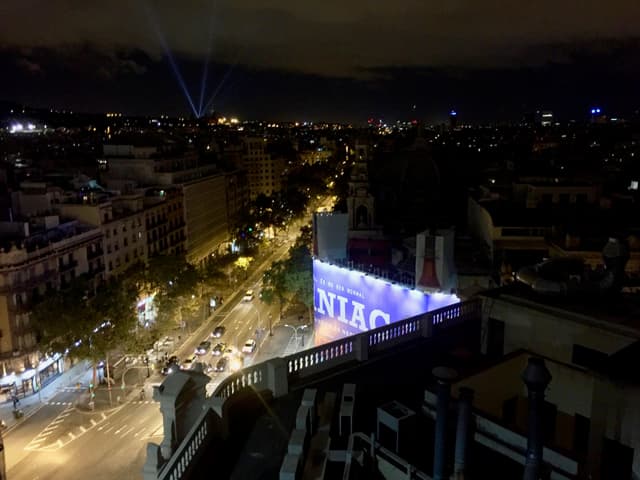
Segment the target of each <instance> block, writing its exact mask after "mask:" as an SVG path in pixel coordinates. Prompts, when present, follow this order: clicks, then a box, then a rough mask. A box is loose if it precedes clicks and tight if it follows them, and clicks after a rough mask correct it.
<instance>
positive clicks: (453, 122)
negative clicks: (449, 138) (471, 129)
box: [449, 109, 458, 130]
mask: <svg viewBox="0 0 640 480" xmlns="http://www.w3.org/2000/svg"><path fill="white" fill-rule="evenodd" d="M457 126H458V112H457V111H456V110H454V109H451V111H450V112H449V128H451V129H452V130H453V129H454V128H456V127H457Z"/></svg>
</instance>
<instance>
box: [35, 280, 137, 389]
mask: <svg viewBox="0 0 640 480" xmlns="http://www.w3.org/2000/svg"><path fill="white" fill-rule="evenodd" d="M90 292H92V290H91V285H90V284H89V282H88V280H87V279H86V278H83V277H80V278H78V279H76V280H75V281H74V282H73V284H72V285H71V287H70V288H69V289H68V290H64V291H60V292H52V293H51V294H49V295H47V296H46V297H45V298H44V299H43V301H42V302H40V303H39V304H37V305H36V306H35V307H34V308H33V310H32V313H31V318H32V320H33V322H34V326H35V327H36V329H37V331H38V336H39V343H40V345H41V346H42V347H43V348H44V349H45V350H48V351H58V352H62V351H67V349H68V352H69V355H71V356H73V357H75V358H78V359H83V360H89V361H90V362H91V363H92V364H93V382H94V384H95V382H96V367H97V363H98V362H100V361H101V360H103V359H104V358H106V357H107V355H108V354H109V352H111V351H113V350H115V349H117V348H120V349H121V348H123V347H125V348H126V347H127V346H131V345H134V343H133V342H134V340H133V339H134V338H135V331H136V327H137V315H136V312H135V302H136V299H137V291H135V290H133V289H131V288H129V286H128V285H127V284H126V283H125V282H123V281H122V280H118V279H113V280H111V281H110V282H108V283H106V284H105V285H103V286H102V287H101V288H100V289H98V290H97V292H96V294H95V295H94V296H90V295H89V293H90Z"/></svg>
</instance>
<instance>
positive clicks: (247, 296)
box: [242, 290, 254, 302]
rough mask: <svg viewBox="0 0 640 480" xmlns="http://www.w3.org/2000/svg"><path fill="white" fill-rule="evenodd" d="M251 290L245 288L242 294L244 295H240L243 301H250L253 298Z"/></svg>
mask: <svg viewBox="0 0 640 480" xmlns="http://www.w3.org/2000/svg"><path fill="white" fill-rule="evenodd" d="M253 296H254V295H253V290H247V291H246V292H245V294H244V297H242V301H243V302H250V301H251V300H253Z"/></svg>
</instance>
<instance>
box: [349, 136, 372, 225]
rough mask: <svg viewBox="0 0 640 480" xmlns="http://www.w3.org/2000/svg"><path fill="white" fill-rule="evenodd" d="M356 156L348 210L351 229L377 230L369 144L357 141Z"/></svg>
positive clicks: (350, 184)
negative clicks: (369, 163) (370, 181)
mask: <svg viewBox="0 0 640 480" xmlns="http://www.w3.org/2000/svg"><path fill="white" fill-rule="evenodd" d="M355 150H356V158H355V163H354V166H353V169H352V170H351V178H350V179H349V196H348V197H347V211H348V213H349V231H350V232H356V231H363V230H377V228H376V226H375V205H374V198H373V195H372V194H371V192H370V191H369V172H368V169H367V163H368V161H369V146H368V145H366V144H363V143H356V147H355Z"/></svg>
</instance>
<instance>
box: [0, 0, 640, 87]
mask: <svg viewBox="0 0 640 480" xmlns="http://www.w3.org/2000/svg"><path fill="white" fill-rule="evenodd" d="M3 3H4V4H3V5H2V6H1V7H0V42H1V43H4V44H5V45H16V46H47V47H55V46H63V45H73V44H77V43H84V42H88V43H91V44H92V45H96V46H98V48H100V49H106V50H115V49H122V48H138V49H141V50H143V51H145V52H147V53H148V54H149V55H151V56H154V57H156V58H158V56H160V55H161V54H162V52H163V49H162V41H160V39H159V36H161V37H162V38H164V41H166V43H167V44H168V45H170V46H171V48H172V49H173V50H175V51H176V52H177V53H178V54H180V55H185V56H189V57H191V58H196V59H198V58H200V59H201V58H203V57H204V56H206V55H207V52H209V51H210V50H211V49H212V52H213V55H214V57H215V59H216V60H217V61H219V62H230V61H233V60H235V59H236V58H237V59H238V60H239V62H240V63H241V64H244V65H248V66H256V67H263V68H264V67H266V68H277V69H285V70H293V71H300V72H304V73H315V74H320V75H331V76H354V75H357V74H358V73H359V72H361V71H363V70H362V69H365V70H366V69H369V68H375V67H385V66H393V65H396V66H460V65H465V66H469V65H474V66H479V67H485V66H504V65H507V64H513V63H518V64H529V59H528V57H526V56H523V55H522V54H523V52H526V51H527V50H528V49H529V48H530V47H532V46H536V45H541V44H549V43H558V44H562V43H573V42H577V41H586V40H592V39H599V38H626V37H628V36H633V35H636V34H637V25H638V24H640V2H637V0H610V1H607V2H592V1H587V2H585V1H584V0H568V1H563V2H557V1H556V0H541V1H538V2H504V1H502V0H485V1H483V2H477V1H471V0H468V1H464V0H451V1H447V2H425V1H422V0H400V1H398V2H389V1H388V0H351V1H349V2H344V1H343V0H339V1H338V0H324V1H318V0H309V1H304V2H299V1H291V0H271V1H263V0H245V1H243V2H237V1H233V2H232V1H230V0H217V1H205V0H191V1H181V2H175V1H173V0H155V1H153V0H110V1H109V2H98V1H90V0H57V1H55V2H36V1H35V0H23V1H21V2H3Z"/></svg>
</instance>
